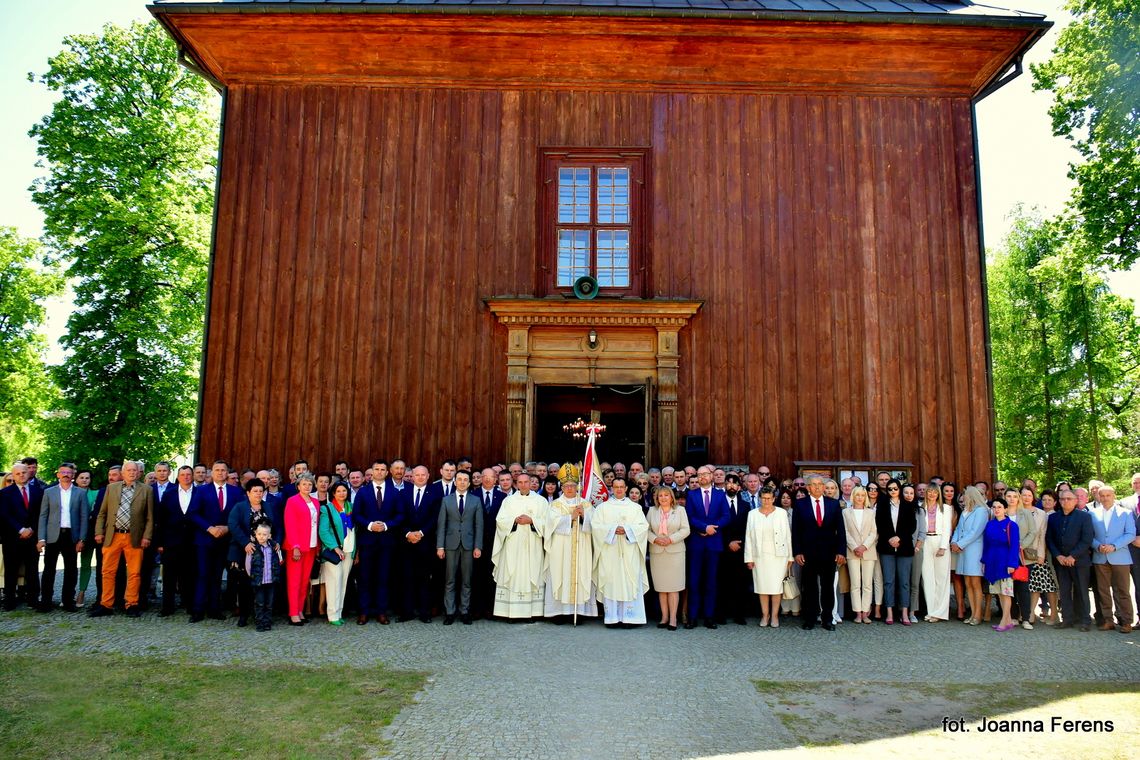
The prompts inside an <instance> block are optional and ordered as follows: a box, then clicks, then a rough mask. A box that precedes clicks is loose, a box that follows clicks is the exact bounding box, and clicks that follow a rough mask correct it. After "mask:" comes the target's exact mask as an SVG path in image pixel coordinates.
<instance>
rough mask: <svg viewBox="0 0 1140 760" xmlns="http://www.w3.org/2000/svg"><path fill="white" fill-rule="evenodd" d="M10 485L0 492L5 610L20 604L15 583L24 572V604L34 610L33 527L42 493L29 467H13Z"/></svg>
mask: <svg viewBox="0 0 1140 760" xmlns="http://www.w3.org/2000/svg"><path fill="white" fill-rule="evenodd" d="M11 475H12V480H14V481H15V483H13V484H12V485H10V486H8V487H6V488H4V489H2V490H0V540H2V541H3V546H4V609H6V610H14V609H15V608H16V605H18V604H19V603H20V599H19V597H18V596H17V590H16V583H17V581H18V579H19V577H20V570H21V568H22V569H23V571H24V601H26V602H27V603H28V606H29V607H36V606H38V605H39V601H40V598H39V597H40V552H39V550H38V549H37V548H36V528H37V527H38V525H37V523H38V522H39V519H40V502H41V501H42V500H43V496H44V492H43V491H42V490H41V489H40V488H39V487H38V486H37V485H36V484H35V482H34V481H32V479H31V473H30V471H29V468H28V465H26V464H24V463H23V462H16V463H15V464H14V465H12V473H11Z"/></svg>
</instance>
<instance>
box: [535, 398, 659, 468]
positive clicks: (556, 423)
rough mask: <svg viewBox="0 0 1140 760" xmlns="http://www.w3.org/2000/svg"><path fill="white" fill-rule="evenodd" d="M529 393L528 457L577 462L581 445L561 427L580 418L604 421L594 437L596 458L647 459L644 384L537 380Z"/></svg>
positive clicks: (583, 449) (626, 462) (581, 451)
mask: <svg viewBox="0 0 1140 760" xmlns="http://www.w3.org/2000/svg"><path fill="white" fill-rule="evenodd" d="M534 390H535V395H534V402H535V403H534V406H535V415H534V446H533V448H532V453H533V456H532V458H533V459H535V460H538V461H543V462H578V461H579V460H581V459H582V455H583V453H585V450H586V441H585V439H584V438H575V437H573V436H572V435H571V434H570V433H568V432H566V430H565V429H564V427H563V426H565V425H568V424H570V423H573V422H574V421H575V420H577V419H579V418H581V419H582V420H585V421H586V422H590V421H596V422H600V423H602V424H603V425H605V426H606V431H605V433H604V434H603V435H602V436H601V437H600V438H599V439H598V447H597V448H598V457H599V459H602V460H604V461H607V462H624V463H625V464H626V465H628V464H629V463H630V462H634V461H640V462H645V461H646V456H645V455H646V445H647V444H646V424H645V423H646V408H647V405H646V392H647V391H646V386H645V385H599V386H567V385H539V386H536V387H535V389H534Z"/></svg>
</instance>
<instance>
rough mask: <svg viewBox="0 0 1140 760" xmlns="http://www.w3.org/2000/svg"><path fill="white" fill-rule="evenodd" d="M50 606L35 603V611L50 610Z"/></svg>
mask: <svg viewBox="0 0 1140 760" xmlns="http://www.w3.org/2000/svg"><path fill="white" fill-rule="evenodd" d="M51 610H52V606H51V605H50V604H37V605H36V612H51Z"/></svg>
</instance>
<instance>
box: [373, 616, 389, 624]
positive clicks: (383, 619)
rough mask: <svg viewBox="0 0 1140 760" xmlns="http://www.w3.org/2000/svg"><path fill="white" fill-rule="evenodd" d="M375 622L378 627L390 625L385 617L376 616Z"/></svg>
mask: <svg viewBox="0 0 1140 760" xmlns="http://www.w3.org/2000/svg"><path fill="white" fill-rule="evenodd" d="M376 622H377V623H379V624H380V625H388V623H390V622H391V621H390V620H388V616H387V615H378V616H377V617H376Z"/></svg>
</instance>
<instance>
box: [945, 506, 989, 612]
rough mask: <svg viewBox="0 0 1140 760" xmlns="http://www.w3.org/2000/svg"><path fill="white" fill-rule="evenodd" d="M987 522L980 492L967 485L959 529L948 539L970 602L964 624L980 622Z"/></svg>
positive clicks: (986, 511)
mask: <svg viewBox="0 0 1140 760" xmlns="http://www.w3.org/2000/svg"><path fill="white" fill-rule="evenodd" d="M989 521H990V511H989V509H987V508H986V500H985V498H984V497H983V496H982V492H981V491H979V490H978V489H977V488H975V487H974V486H969V487H968V488H966V491H965V495H964V496H963V500H962V516H961V517H960V518H958V527H956V528H955V529H954V535H953V536H952V537H951V538H950V551H951V552H953V553H954V554H956V555H958V564H957V570H955V572H956V573H957V574H958V575H959V576H961V577H962V578H963V579H965V582H966V597H967V599H969V601H970V617H969V619H967V620H966V624H967V625H977V624H978V623H980V622H982V535H983V534H984V533H985V530H986V524H987V523H988V522H989Z"/></svg>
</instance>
